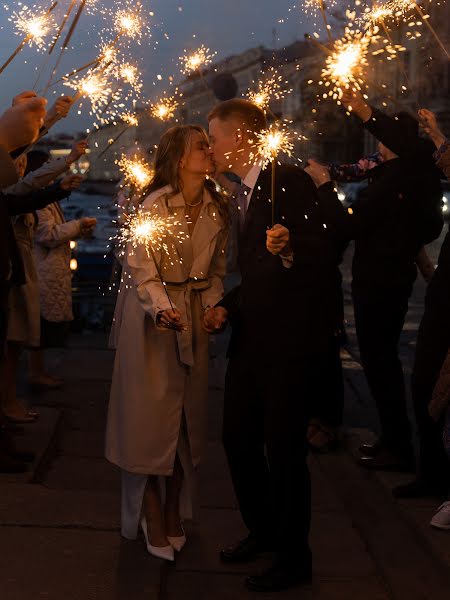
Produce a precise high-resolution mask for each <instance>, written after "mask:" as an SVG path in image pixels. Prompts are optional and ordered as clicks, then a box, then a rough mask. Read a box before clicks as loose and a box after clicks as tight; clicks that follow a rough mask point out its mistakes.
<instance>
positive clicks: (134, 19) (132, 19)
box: [114, 7, 144, 39]
mask: <svg viewBox="0 0 450 600" xmlns="http://www.w3.org/2000/svg"><path fill="white" fill-rule="evenodd" d="M114 28H115V30H116V32H117V34H118V35H126V36H127V37H129V38H132V39H138V38H140V36H141V35H142V31H143V28H144V20H143V18H142V17H141V15H140V7H138V10H136V9H135V10H131V9H127V8H122V9H120V10H118V11H117V12H116V14H115V16H114Z"/></svg>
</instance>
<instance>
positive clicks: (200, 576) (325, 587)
mask: <svg viewBox="0 0 450 600" xmlns="http://www.w3.org/2000/svg"><path fill="white" fill-rule="evenodd" d="M165 590H166V593H165V596H164V600H179V599H180V598H185V599H186V600H212V599H214V600H237V599H239V600H246V599H248V600H251V599H254V598H255V597H258V598H262V599H264V600H272V599H273V600H352V599H355V600H388V599H389V595H388V594H387V592H386V590H385V589H384V588H383V584H382V582H380V581H379V580H378V579H377V578H376V577H360V578H356V579H351V580H346V579H335V580H328V579H323V578H320V577H319V578H314V580H313V585H310V586H301V587H297V588H293V589H291V590H286V591H284V592H280V593H276V594H258V595H255V593H254V592H250V591H248V590H247V589H246V588H245V585H244V577H242V576H238V575H236V574H235V575H222V574H214V573H177V574H176V576H175V577H174V576H173V574H172V573H171V572H168V576H167V580H166V582H165Z"/></svg>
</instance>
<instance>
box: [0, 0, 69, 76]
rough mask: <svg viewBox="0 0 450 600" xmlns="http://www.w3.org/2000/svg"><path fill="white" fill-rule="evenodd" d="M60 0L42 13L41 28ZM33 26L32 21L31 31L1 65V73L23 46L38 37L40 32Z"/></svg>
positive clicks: (29, 28)
mask: <svg viewBox="0 0 450 600" xmlns="http://www.w3.org/2000/svg"><path fill="white" fill-rule="evenodd" d="M57 4H58V2H54V3H53V4H52V5H51V6H50V8H49V9H48V10H47V11H46V12H45V13H44V14H43V15H42V17H41V21H40V25H41V28H43V27H45V24H46V22H45V18H46V17H48V15H50V13H51V12H52V11H53V10H54V9H55V8H56V6H57ZM32 27H33V23H30V25H29V27H28V30H29V33H27V35H26V36H25V37H24V38H23V40H22V41H21V42H20V44H19V45H18V46H17V48H16V49H15V50H14V52H13V53H12V54H11V56H10V57H9V58H8V60H7V61H6V62H5V63H4V64H3V65H2V66H1V67H0V74H1V73H3V71H4V70H5V69H6V67H7V66H8V65H9V64H10V63H11V62H12V61H13V60H14V59H15V58H16V56H17V55H18V54H19V52H20V51H21V50H22V48H24V46H25V45H26V44H27V43H28V42H29V41H30V40H32V39H33V38H36V37H37V36H38V33H36V31H33V29H32ZM42 33H44V34H45V33H46V32H41V34H42Z"/></svg>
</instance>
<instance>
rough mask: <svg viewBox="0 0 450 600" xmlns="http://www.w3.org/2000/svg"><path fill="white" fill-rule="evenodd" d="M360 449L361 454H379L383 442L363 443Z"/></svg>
mask: <svg viewBox="0 0 450 600" xmlns="http://www.w3.org/2000/svg"><path fill="white" fill-rule="evenodd" d="M358 450H359V451H360V452H361V454H364V456H377V454H378V453H379V452H380V451H381V444H380V443H379V442H376V443H375V444H361V446H360V447H359V448H358Z"/></svg>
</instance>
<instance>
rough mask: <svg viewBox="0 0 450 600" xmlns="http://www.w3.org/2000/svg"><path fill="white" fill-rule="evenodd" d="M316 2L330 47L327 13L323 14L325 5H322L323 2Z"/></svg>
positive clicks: (330, 39)
mask: <svg viewBox="0 0 450 600" xmlns="http://www.w3.org/2000/svg"><path fill="white" fill-rule="evenodd" d="M318 1H319V9H320V12H321V14H322V19H323V22H324V25H325V29H326V32H327V35H328V43H329V44H330V46H331V44H332V43H333V38H332V37H331V29H330V26H329V25H328V19H327V13H326V12H325V5H324V3H323V0H318Z"/></svg>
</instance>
